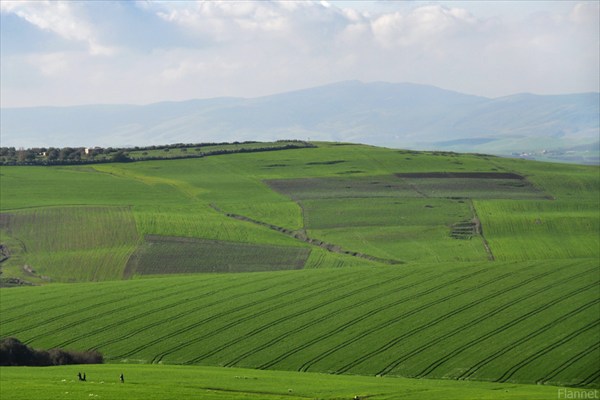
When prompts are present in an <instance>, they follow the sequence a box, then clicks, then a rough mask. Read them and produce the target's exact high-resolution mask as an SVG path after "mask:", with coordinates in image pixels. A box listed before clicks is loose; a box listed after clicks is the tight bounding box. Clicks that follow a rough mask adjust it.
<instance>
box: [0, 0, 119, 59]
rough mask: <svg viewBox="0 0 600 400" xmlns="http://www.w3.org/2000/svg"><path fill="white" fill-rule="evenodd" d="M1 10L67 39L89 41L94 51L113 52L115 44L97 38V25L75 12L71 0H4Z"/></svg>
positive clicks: (92, 52) (91, 49) (101, 53)
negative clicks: (100, 41)
mask: <svg viewBox="0 0 600 400" xmlns="http://www.w3.org/2000/svg"><path fill="white" fill-rule="evenodd" d="M0 4H2V8H1V11H2V12H6V13H14V14H15V15H17V16H19V17H21V18H23V19H24V20H26V21H27V22H29V23H30V24H32V25H34V26H36V27H37V28H39V29H42V30H44V31H49V32H52V33H54V34H56V35H58V36H60V37H62V38H64V39H66V40H72V41H76V42H83V43H86V44H87V45H88V49H89V53H90V54H91V55H112V54H114V53H115V50H116V49H115V48H111V47H109V46H106V45H102V44H101V43H99V42H98V40H97V37H96V34H95V32H94V27H93V26H92V25H91V24H90V23H89V22H88V21H86V20H85V19H84V18H82V17H80V16H78V15H76V14H77V13H76V11H75V9H74V5H75V4H77V3H74V2H68V1H12V0H3V1H2V2H0Z"/></svg>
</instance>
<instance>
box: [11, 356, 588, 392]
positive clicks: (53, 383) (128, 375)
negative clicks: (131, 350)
mask: <svg viewBox="0 0 600 400" xmlns="http://www.w3.org/2000/svg"><path fill="white" fill-rule="evenodd" d="M81 371H85V372H86V377H87V382H79V381H77V373H78V372H81ZM121 373H123V374H124V377H125V383H123V384H121V383H120V382H119V375H120V374H121ZM0 379H1V382H2V385H1V386H0V396H1V397H2V399H5V400H25V399H27V400H29V399H39V400H46V399H48V400H50V399H58V398H69V399H95V398H97V399H102V398H115V399H116V398H127V399H131V400H137V399H139V400H149V399H165V398H202V399H206V400H224V399H228V400H242V399H245V400H252V399H257V400H258V399H261V400H283V399H287V400H294V399H298V400H299V399H307V398H310V399H323V400H334V399H335V400H340V399H348V400H349V399H352V398H354V396H359V397H360V398H369V399H374V400H395V399H424V398H443V399H447V400H463V399H469V400H471V399H482V400H483V399H507V400H509V399H528V400H536V399H539V400H547V399H552V398H560V397H559V393H560V394H563V395H566V394H571V395H572V396H583V395H586V396H595V397H587V398H597V391H596V392H594V391H593V390H584V389H571V388H558V387H547V386H539V385H513V384H497V383H487V382H468V383H462V382H454V381H447V380H427V381H423V380H415V379H404V378H375V377H363V376H343V375H327V374H316V373H303V374H300V373H293V372H280V371H257V370H249V369H240V368H215V367H183V366H173V365H168V366H167V365H161V366H149V365H132V364H122V365H86V366H85V368H82V366H64V367H47V368H22V367H1V368H0ZM563 398H566V397H564V396H563ZM572 398H584V397H572Z"/></svg>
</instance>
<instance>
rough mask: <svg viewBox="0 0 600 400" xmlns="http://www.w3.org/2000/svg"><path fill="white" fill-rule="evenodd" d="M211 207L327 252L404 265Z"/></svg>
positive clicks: (231, 216) (402, 262) (398, 261)
mask: <svg viewBox="0 0 600 400" xmlns="http://www.w3.org/2000/svg"><path fill="white" fill-rule="evenodd" d="M210 206H211V207H212V208H213V209H214V210H215V211H217V212H219V213H221V214H223V215H225V216H227V217H229V218H234V219H237V220H240V221H245V222H250V223H252V224H256V225H260V226H264V227H267V228H269V229H272V230H275V231H277V232H279V233H282V234H284V235H287V236H289V237H292V238H294V239H296V240H300V241H302V242H305V243H308V244H311V245H313V246H318V247H321V248H324V249H325V250H327V251H330V252H333V253H338V254H345V255H348V256H352V257H358V258H364V259H366V260H370V261H376V262H381V263H384V264H392V265H393V264H404V261H400V260H395V259H388V258H381V257H376V256H371V255H368V254H364V253H359V252H354V251H350V250H344V249H343V248H341V247H340V246H338V245H336V244H332V243H326V242H323V241H321V240H318V239H312V238H310V237H308V236H307V235H306V232H305V231H304V230H301V231H292V230H290V229H287V228H283V227H281V226H277V225H273V224H269V223H267V222H263V221H258V220H255V219H252V218H250V217H246V216H244V215H239V214H233V213H225V212H224V211H223V210H221V209H220V208H219V207H218V206H216V205H215V204H210Z"/></svg>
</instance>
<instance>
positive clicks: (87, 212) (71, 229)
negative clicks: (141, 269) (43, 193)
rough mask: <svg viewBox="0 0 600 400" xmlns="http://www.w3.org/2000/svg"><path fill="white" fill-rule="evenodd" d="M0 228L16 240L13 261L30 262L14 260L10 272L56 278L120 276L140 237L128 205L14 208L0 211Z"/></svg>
mask: <svg viewBox="0 0 600 400" xmlns="http://www.w3.org/2000/svg"><path fill="white" fill-rule="evenodd" d="M0 228H2V229H1V230H0V232H3V233H2V235H1V236H0V238H1V239H2V241H5V240H10V239H9V237H11V238H13V240H15V239H16V240H17V241H18V244H19V247H13V249H15V248H16V249H17V250H18V251H19V252H20V253H21V254H20V257H19V258H18V259H17V261H18V262H21V263H25V264H28V265H32V266H35V269H31V268H29V269H28V270H27V271H23V270H21V271H19V270H18V267H17V266H16V265H14V264H13V266H12V268H13V272H14V274H15V275H18V276H24V277H29V276H32V275H34V277H36V276H37V277H50V278H49V279H52V280H58V281H61V280H63V281H97V280H106V279H120V278H121V277H122V276H123V269H124V267H125V263H126V262H127V259H128V257H129V255H130V254H131V252H132V251H133V250H134V249H135V247H136V246H137V242H138V240H139V238H138V234H137V230H136V225H135V221H134V219H133V216H132V214H131V210H130V209H129V208H127V207H98V206H88V207H46V208H35V209H25V210H18V211H15V212H12V213H7V214H4V218H3V219H2V222H1V223H0ZM4 236H7V238H6V239H5V238H4ZM9 260H10V259H9ZM21 265H22V264H21ZM15 269H16V270H15Z"/></svg>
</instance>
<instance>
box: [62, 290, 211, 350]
mask: <svg viewBox="0 0 600 400" xmlns="http://www.w3.org/2000/svg"><path fill="white" fill-rule="evenodd" d="M209 286H211V283H206V284H204V285H202V286H192V287H190V288H188V289H186V290H177V291H176V292H170V293H167V295H166V296H165V297H159V296H155V297H154V298H153V299H151V300H148V301H146V302H145V303H144V305H145V306H147V305H149V304H151V303H154V302H160V303H163V302H165V300H166V299H168V298H171V297H179V296H181V295H185V294H186V293H189V292H196V291H198V290H202V289H204V288H206V287H209ZM178 289H179V287H178ZM217 292H218V291H216V290H215V291H212V292H209V293H202V294H199V295H197V296H194V297H187V298H185V299H180V300H178V301H177V302H176V303H173V304H169V305H165V306H162V307H156V308H151V309H150V310H146V311H144V312H142V313H139V314H136V315H134V316H127V322H131V321H135V320H137V319H140V318H143V317H146V316H148V315H151V314H154V313H156V312H158V311H164V310H168V309H169V308H173V307H177V306H179V305H181V304H184V303H186V302H190V301H194V300H197V299H200V298H202V297H204V296H208V295H210V294H214V293H217ZM136 305H138V304H136ZM113 312H114V310H113ZM111 319H113V318H111ZM122 324H123V321H122V320H117V321H115V322H113V323H110V324H107V325H104V326H102V327H100V328H97V329H95V330H93V331H87V332H85V333H82V334H81V335H77V336H71V337H69V339H67V340H65V341H64V342H62V343H59V344H57V345H56V346H54V347H65V346H68V345H70V344H71V343H74V342H76V341H78V340H81V339H84V338H86V337H89V336H93V335H96V334H98V333H102V332H106V331H108V330H110V329H114V328H117V327H120V326H121V325H122Z"/></svg>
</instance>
